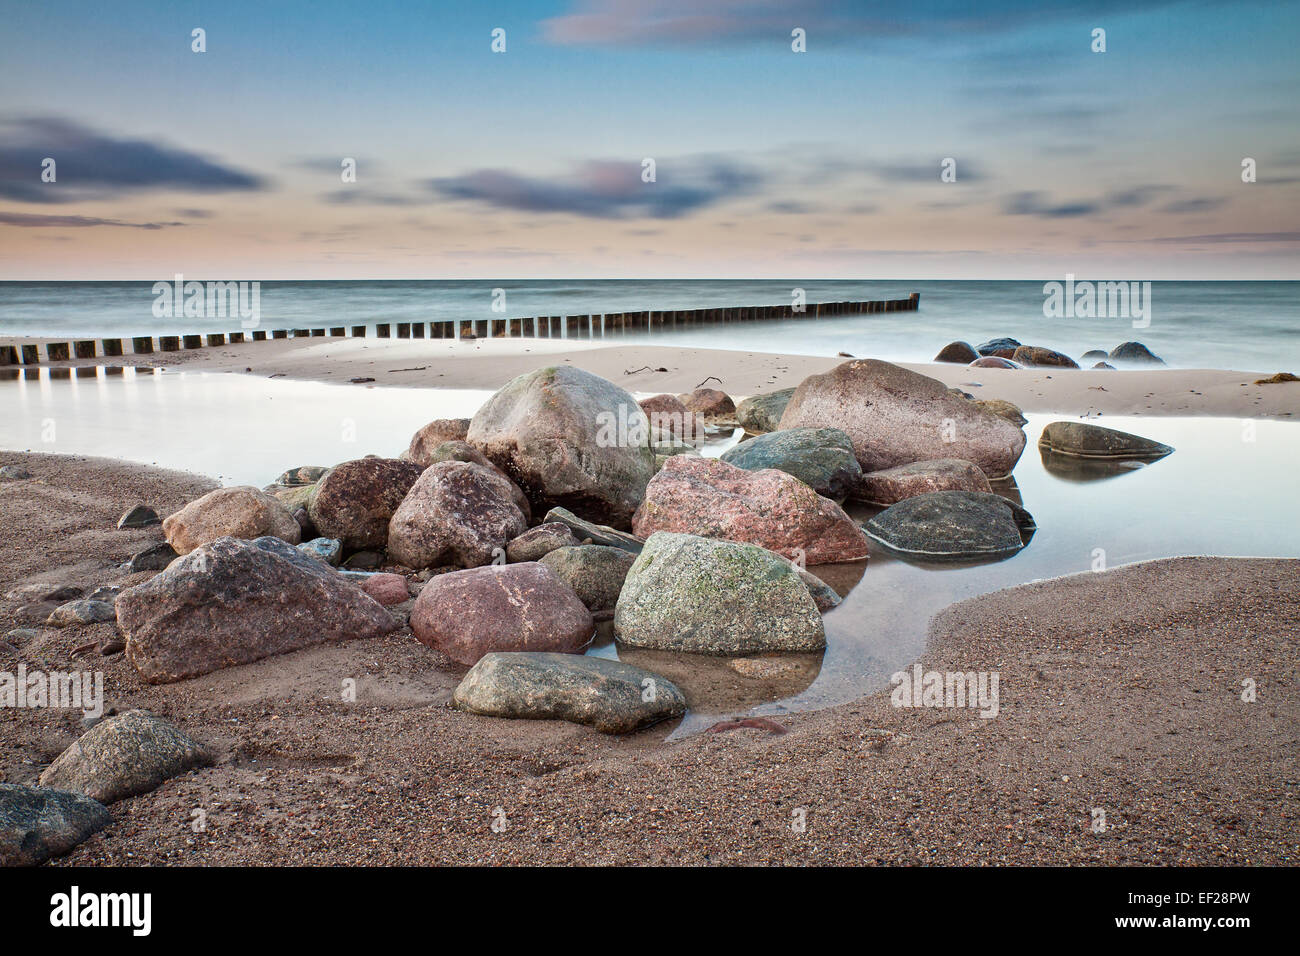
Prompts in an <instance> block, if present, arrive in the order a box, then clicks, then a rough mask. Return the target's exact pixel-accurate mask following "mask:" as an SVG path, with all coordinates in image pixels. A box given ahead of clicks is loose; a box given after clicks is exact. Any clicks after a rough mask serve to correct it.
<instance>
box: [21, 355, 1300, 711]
mask: <svg viewBox="0 0 1300 956" xmlns="http://www.w3.org/2000/svg"><path fill="white" fill-rule="evenodd" d="M51 372H53V374H51ZM489 394H490V392H487V391H480V390H468V389H409V388H402V389H396V388H382V387H366V386H364V385H341V384H340V385H334V384H318V383H312V382H297V381H289V380H283V379H265V378H255V377H252V376H243V375H236V374H214V373H202V372H164V371H161V370H146V371H140V370H133V369H105V368H92V369H87V370H69V369H55V370H50V369H41V370H39V373H38V374H36V375H34V376H29V375H27V374H18V375H17V376H14V377H10V378H9V379H7V380H0V412H2V413H3V414H0V447H3V448H6V449H12V450H24V451H44V452H56V453H63V454H77V455H97V456H104V457H112V458H121V459H126V460H130V461H138V462H142V463H146V464H153V465H158V466H161V467H165V468H174V469H180V470H185V471H192V472H197V473H201V474H206V475H211V476H213V477H215V478H218V479H219V480H221V481H222V482H224V483H225V484H251V485H257V486H262V485H265V484H268V483H270V482H271V481H273V480H274V479H275V477H276V476H277V475H279V474H280V472H282V471H284V470H285V469H286V468H290V467H293V466H296V465H304V464H320V465H330V464H334V463H336V462H338V461H343V460H346V459H349V458H358V457H361V456H363V455H366V454H378V455H396V454H398V453H400V452H401V451H402V450H403V449H405V448H406V446H407V443H408V442H409V440H410V437H411V435H412V434H413V433H414V432H415V431H416V430H417V429H418V428H420V427H421V426H422V425H424V424H426V423H428V422H429V421H431V420H432V419H435V418H457V417H462V418H463V417H468V416H469V415H472V414H473V413H474V411H476V410H477V409H478V407H479V406H480V405H481V404H482V403H483V401H484V400H485V399H486V398H487V397H488V396H489ZM1027 417H1028V418H1029V424H1028V425H1027V426H1026V427H1025V432H1026V435H1027V437H1028V444H1027V445H1026V448H1025V453H1024V455H1023V456H1022V457H1021V459H1020V462H1019V464H1018V465H1017V466H1016V469H1015V472H1014V473H1013V475H1012V479H1013V480H1012V481H1011V482H1004V483H999V484H998V485H995V490H997V491H998V492H999V493H1001V494H1004V495H1006V496H1008V497H1010V498H1012V499H1013V500H1016V501H1018V502H1019V503H1020V504H1022V505H1023V506H1024V507H1025V508H1026V509H1028V511H1029V512H1030V513H1031V514H1032V515H1033V516H1034V519H1035V521H1036V522H1037V531H1036V532H1035V533H1034V535H1033V537H1032V539H1031V540H1030V542H1029V544H1028V546H1027V547H1026V548H1024V549H1023V550H1022V551H1020V552H1019V553H1018V554H1016V555H1014V556H1013V557H1011V558H1007V559H1005V560H1001V561H995V562H991V563H985V564H975V565H970V564H967V565H953V564H935V565H925V564H919V563H913V562H909V561H904V560H901V559H899V558H897V557H894V556H891V555H890V554H888V553H886V552H885V551H884V550H883V549H881V548H880V547H879V546H877V545H876V544H875V543H874V542H873V543H872V548H871V555H870V559H869V560H868V561H867V562H860V563H855V564H850V565H822V566H819V567H813V568H811V570H812V571H813V572H814V573H816V574H818V575H819V576H820V577H822V578H823V579H824V580H826V582H827V583H828V584H830V585H831V586H832V587H834V588H835V589H836V590H837V591H839V593H840V594H841V595H843V596H844V602H843V604H841V605H840V606H839V607H838V608H836V609H835V610H833V611H831V612H830V613H828V614H827V615H826V617H825V621H826V630H827V642H828V648H827V650H826V652H825V654H824V655H820V656H811V657H799V658H787V659H784V660H783V661H781V662H780V666H779V667H774V668H768V669H767V672H765V673H760V672H758V670H757V669H751V670H750V672H749V673H740V672H738V671H737V670H736V669H733V667H732V666H731V665H729V664H728V663H727V661H725V660H720V659H710V658H699V657H694V656H686V655H665V654H654V653H652V652H647V651H634V650H631V649H620V648H618V647H617V646H616V645H615V644H614V643H612V641H611V640H610V639H609V628H608V625H605V626H604V627H603V628H602V634H601V635H600V637H598V639H597V642H596V643H595V645H594V646H593V647H592V649H591V651H590V653H592V654H599V655H602V656H608V657H617V656H622V657H623V658H624V659H625V660H627V661H629V662H630V663H636V664H639V665H642V666H646V667H648V668H650V669H652V670H655V671H658V672H660V673H662V674H664V675H665V676H666V677H668V678H669V679H671V680H674V681H676V682H678V683H680V684H681V686H682V688H683V690H684V691H685V692H686V694H687V696H688V699H689V700H690V703H691V710H690V712H689V713H688V714H687V716H686V718H685V719H684V720H683V721H682V723H681V724H680V725H679V726H678V727H677V728H676V729H675V730H674V732H673V733H674V735H675V736H677V735H682V734H688V733H692V732H695V731H698V730H700V729H702V728H703V727H706V726H708V725H709V724H711V723H713V722H714V721H716V720H718V719H719V718H720V717H722V716H728V715H735V714H741V713H754V714H769V715H772V714H780V713H783V712H789V711H800V710H814V709H818V708H822V707H828V706H831V705H834V704H838V703H843V702H846V701H849V700H853V699H856V698H858V697H861V696H863V695H865V694H870V693H874V692H876V691H878V690H881V689H882V688H884V687H886V686H888V680H889V675H890V674H892V673H893V672H895V671H897V670H900V669H902V668H903V667H905V666H907V665H909V664H910V663H911V662H912V661H914V660H916V659H917V658H918V657H919V656H920V655H921V654H922V652H923V651H924V648H925V642H926V637H927V633H928V628H929V622H930V620H931V618H932V617H933V616H934V615H935V614H936V613H937V612H939V611H941V610H943V608H945V607H947V606H948V605H950V604H952V603H953V602H955V601H960V600H963V599H965V598H969V597H974V596H977V595H980V594H985V593H988V592H990V591H994V590H998V589H1000V588H1005V587H1011V586H1014V585H1018V584H1025V583H1027V582H1031V581H1036V580H1041V579H1044V578H1052V577H1058V576H1061V575H1066V574H1074V573H1080V572H1091V571H1094V570H1099V569H1103V568H1114V567H1117V566H1119V565H1123V564H1131V563H1133V562H1137V561H1147V560H1151V559H1155V558H1167V557H1178V556H1185V555H1220V556H1225V557H1292V558H1294V557H1300V536H1297V534H1296V531H1295V521H1294V519H1293V517H1292V516H1293V514H1294V504H1293V502H1294V495H1295V478H1294V469H1295V467H1296V465H1297V461H1298V456H1297V451H1296V449H1297V447H1300V446H1298V445H1297V442H1300V423H1286V422H1274V421H1253V420H1251V421H1240V420H1237V419H1227V418H1163V417H1149V418H1138V417H1110V416H1106V417H1095V418H1092V419H1089V420H1090V421H1092V422H1094V423H1095V424H1099V425H1104V426H1106V427H1110V428H1118V429H1121V430H1123V431H1130V432H1133V433H1135V434H1138V435H1142V436H1144V437H1147V438H1151V439H1154V440H1156V441H1160V442H1164V443H1165V444H1167V445H1171V446H1173V448H1174V449H1175V450H1174V452H1173V454H1171V455H1169V456H1168V457H1167V458H1164V459H1161V460H1159V461H1156V462H1152V463H1149V464H1146V465H1131V466H1129V465H1121V466H1114V467H1112V466H1110V465H1108V464H1105V463H1102V464H1098V463H1094V462H1089V463H1084V464H1079V463H1075V462H1071V461H1069V460H1067V461H1064V462H1062V461H1061V460H1059V459H1050V458H1049V459H1048V461H1047V462H1045V461H1044V458H1043V456H1042V455H1040V453H1039V451H1038V448H1037V442H1038V436H1039V434H1040V433H1041V432H1042V430H1043V427H1044V426H1045V425H1046V424H1048V423H1049V422H1051V421H1055V420H1058V419H1069V418H1071V417H1072V416H1065V415H1037V414H1035V415H1029V416H1027ZM738 440H739V436H738V435H732V436H729V437H725V438H719V439H718V440H715V441H713V442H711V443H710V445H709V446H708V447H707V448H706V449H705V454H712V455H716V454H720V453H721V452H722V451H723V450H725V449H726V448H727V447H730V446H731V445H733V444H735V442H736V441H738ZM876 510H878V509H872V508H867V507H860V506H853V507H851V508H850V511H851V512H852V513H853V514H854V516H855V517H857V518H859V519H860V520H866V519H867V518H869V517H870V516H871V515H872V514H874V513H875V512H876ZM976 663H978V662H972V665H971V666H972V669H979V668H977V667H975V664H976Z"/></svg>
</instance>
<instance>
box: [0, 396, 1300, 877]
mask: <svg viewBox="0 0 1300 956" xmlns="http://www.w3.org/2000/svg"><path fill="white" fill-rule="evenodd" d="M1097 374H1102V373H1097ZM1107 374H1113V373H1107ZM0 464H23V465H25V466H26V467H27V468H28V469H29V470H31V471H32V472H33V473H34V476H35V477H34V478H33V479H30V480H27V481H22V482H12V483H5V484H4V485H3V487H2V489H0V523H3V527H5V529H6V534H5V541H4V544H3V555H4V559H3V561H0V633H4V632H7V631H8V630H9V629H10V628H13V627H17V626H20V625H27V626H30V624H29V622H27V621H24V620H21V619H20V618H19V616H18V613H17V612H18V608H19V607H21V606H22V605H23V604H24V603H26V602H29V601H30V600H31V595H32V594H34V593H36V592H43V591H45V590H50V589H53V588H54V587H57V586H59V585H62V584H73V583H75V584H77V585H80V586H82V587H85V588H87V589H89V588H91V587H93V586H96V585H99V584H108V583H130V582H131V581H133V580H135V579H143V577H144V575H136V576H134V577H132V578H124V577H123V576H122V572H121V571H120V570H117V568H116V565H117V564H118V563H119V562H121V561H122V560H123V559H124V558H125V557H126V556H127V555H129V554H130V553H132V552H133V551H135V550H138V549H139V548H140V547H142V546H143V544H144V543H147V542H148V541H151V540H155V539H156V538H158V537H159V536H160V535H159V532H158V530H157V528H153V529H144V530H139V531H129V532H128V531H117V530H116V529H115V527H114V525H115V523H116V520H117V518H118V516H119V515H120V514H121V513H122V512H123V511H124V510H125V509H126V508H127V507H129V506H130V505H132V504H134V503H136V502H137V501H141V500H144V501H149V502H150V503H152V504H153V505H155V507H157V508H158V510H159V511H160V513H164V514H165V513H167V511H169V510H171V509H172V508H174V507H176V506H178V505H179V504H180V503H181V502H183V501H184V500H187V499H189V498H191V497H193V496H195V495H197V494H198V493H201V492H202V491H204V490H206V489H207V488H209V487H211V483H210V482H209V481H207V479H204V478H201V477H198V476H192V475H182V474H178V473H174V472H172V473H168V472H161V471H158V470H156V469H149V468H146V467H143V466H128V465H123V464H120V463H114V462H109V461H104V460H96V459H74V458H64V457H58V456H45V455H20V454H14V453H9V452H0ZM1298 585H1300V561H1291V560H1255V559H1250V560H1242V559H1237V560H1224V559H1214V558H1189V559H1177V560H1170V561H1160V562H1154V563H1150V564H1144V565H1138V566H1133V567H1128V568H1119V569H1115V570H1111V571H1108V572H1105V573H1103V574H1093V573H1086V574H1082V575H1078V576H1074V577H1070V578H1063V579H1056V580H1053V581H1048V582H1041V583H1036V584H1032V585H1027V586H1024V587H1020V588H1014V589H1011V590H1007V591H1001V592H997V593H995V594H991V595H987V596H985V597H982V598H978V599H975V600H972V601H967V602H963V603H961V604H957V605H954V606H953V607H951V608H949V609H948V610H946V611H945V612H943V613H942V614H940V615H939V616H938V617H937V618H936V619H935V620H934V621H933V622H932V627H931V634H930V642H929V648H928V650H927V652H926V655H925V658H924V660H923V665H924V666H925V668H927V669H930V668H933V669H936V670H940V671H950V670H962V671H969V670H985V671H997V672H998V673H999V675H1000V698H1001V700H1000V713H999V715H998V716H997V717H995V718H993V719H981V718H980V717H978V716H977V714H976V713H974V712H973V711H970V710H959V709H952V708H929V709H900V708H895V707H893V706H891V704H890V699H889V695H888V694H881V695H876V696H874V697H869V698H865V699H862V700H860V701H856V702H854V703H852V704H848V705H844V706H840V707H836V708H834V709H830V710H826V711H821V712H818V713H808V714H799V715H793V716H788V717H781V718H778V721H779V722H780V723H781V724H783V725H784V726H786V727H787V728H788V733H785V734H779V735H773V734H771V733H770V732H769V731H766V730H763V729H738V730H731V731H727V732H724V733H718V734H701V735H698V736H695V737H691V738H688V739H686V740H682V741H673V742H665V739H664V738H665V737H666V736H667V734H668V732H669V730H670V729H671V728H669V727H668V726H662V725H661V726H659V727H656V728H652V729H651V730H649V731H646V732H643V733H641V734H637V735H634V736H632V737H627V738H610V737H606V736H604V735H602V734H599V733H597V732H595V731H592V730H589V729H587V728H583V727H577V726H573V725H569V724H564V723H560V722H550V721H513V720H496V719H491V718H484V717H476V716H472V715H468V714H462V713H459V712H457V711H453V710H450V709H449V708H447V706H446V701H447V700H448V699H449V697H450V692H451V689H452V688H453V687H454V686H455V684H456V683H457V681H458V680H459V677H460V675H461V674H462V673H463V671H464V669H463V668H459V667H456V666H454V665H452V664H451V663H450V662H449V661H448V660H447V659H446V658H443V657H441V656H440V655H438V654H437V653H435V652H433V651H431V650H429V649H428V648H426V647H424V646H423V645H420V644H418V643H417V642H416V641H415V640H414V639H413V638H412V637H411V636H410V634H409V632H408V631H405V630H403V631H401V632H398V633H395V634H393V635H389V636H387V637H384V638H379V639H375V640H370V641H358V642H353V643H348V644H343V645H337V646H331V647H322V648H314V649H309V650H305V651H300V652H297V653H294V654H290V655H285V656H282V657H277V658H271V659H268V660H264V661H260V662H257V663H255V664H252V665H248V666H244V667H237V668H230V669H228V670H224V671H220V672H217V673H215V674H209V675H206V676H204V677H200V678H197V679H195V680H190V681H184V682H181V683H178V684H172V685H167V686H163V687H150V686H148V685H145V684H143V683H142V682H141V681H140V680H139V678H138V677H137V676H136V675H135V673H134V671H133V670H132V668H131V667H130V665H129V664H127V662H126V661H125V659H124V658H123V657H122V655H120V654H119V655H115V656H112V657H109V658H99V657H96V656H92V657H90V658H83V659H82V660H81V664H80V665H79V666H81V667H85V668H88V669H98V670H102V671H103V672H104V675H105V685H106V692H107V696H108V698H109V705H110V706H114V707H116V708H117V709H118V710H123V709H126V708H129V707H146V708H148V709H151V710H153V711H154V712H155V713H157V714H159V715H161V716H164V717H166V718H167V719H169V720H171V721H173V722H175V723H176V724H178V725H179V726H181V727H182V728H183V729H185V730H186V731H187V732H189V733H191V734H193V735H194V736H196V737H198V738H199V739H201V740H202V741H204V742H205V743H207V744H208V745H209V746H211V747H212V748H213V749H214V750H215V751H216V752H217V755H218V756H217V763H216V765H215V766H213V767H211V768H208V769H204V770H201V771H197V772H195V773H192V774H190V775H187V776H185V777H182V778H178V779H174V780H171V781H168V782H167V783H165V784H164V785H163V786H162V787H160V788H159V789H158V790H156V791H154V792H153V793H150V794H146V795H143V796H139V797H134V798H131V799H129V800H125V801H121V802H119V803H116V804H113V805H112V806H111V807H110V810H111V812H112V813H113V816H114V818H115V822H114V823H113V824H111V825H110V826H109V827H108V828H107V829H105V830H104V831H102V832H101V833H99V834H97V835H95V836H93V837H91V838H90V839H89V840H88V841H87V842H86V843H84V844H83V845H82V846H80V847H78V848H77V849H76V850H74V851H73V852H72V853H71V854H70V855H69V856H67V857H65V858H63V860H62V861H59V862H62V863H67V864H74V865H75V864H80V865H89V864H104V863H111V864H126V865H129V864H163V863H170V864H292V863H311V864H340V865H356V864H403V863H482V864H505V863H690V864H735V863H761V862H781V863H849V864H870V863H946V864H985V863H989V864H1000V863H1053V864H1067V863H1070V864H1074V863H1112V864H1172V863H1180V864H1202V863H1221V864H1286V863H1294V862H1295V860H1296V853H1297V849H1296V848H1297V843H1298V840H1300V825H1298V824H1297V814H1298V812H1300V798H1298V797H1297V788H1296V784H1297V780H1298V778H1300V767H1297V751H1296V746H1295V740H1296V734H1295V728H1296V726H1297V719H1298V718H1300V690H1298V688H1300V682H1298V678H1300V665H1298V663H1297V662H1298V661H1300V655H1298V654H1297V650H1300V625H1298V624H1297V623H1296V622H1297V621H1300V587H1298ZM29 586H30V587H29ZM863 586H867V584H866V582H864V585H863ZM113 633H114V627H113V625H112V624H99V625H91V626H88V627H83V628H78V629H70V630H67V631H57V630H52V629H44V628H42V629H40V636H39V637H37V638H34V639H32V640H31V641H30V642H27V643H25V644H24V646H23V647H22V648H21V649H18V650H11V649H8V648H6V647H5V646H4V645H3V644H0V669H5V670H12V669H13V668H14V667H16V666H17V664H18V663H19V662H20V661H21V662H25V663H26V664H27V666H28V668H29V669H30V668H36V667H40V668H43V669H46V670H50V669H55V668H62V669H67V668H68V667H69V666H70V661H69V652H70V651H72V650H73V649H75V648H77V647H79V646H83V645H85V644H87V643H88V642H91V641H93V640H95V639H97V638H103V637H106V636H109V635H112V634H113ZM346 677H353V678H355V679H356V681H357V686H358V692H359V694H358V701H357V703H355V704H345V703H343V702H342V701H341V700H340V699H339V698H340V695H339V688H340V686H341V681H342V680H343V679H344V678H346ZM1247 678H1249V679H1252V680H1253V681H1254V682H1255V684H1256V686H1257V693H1258V700H1257V701H1256V702H1254V703H1245V702H1243V701H1242V700H1241V696H1240V695H1241V690H1242V681H1243V680H1245V679H1247ZM80 722H81V721H80V713H79V712H73V713H68V712H52V711H39V710H24V711H17V710H0V780H4V781H6V782H11V783H29V784H30V783H34V782H35V780H36V778H37V777H38V776H39V774H40V772H41V770H43V769H44V767H45V766H47V765H48V764H49V762H50V761H51V760H53V759H54V757H55V756H57V755H58V753H60V752H61V751H62V750H63V749H64V748H65V747H66V746H68V745H69V744H70V743H72V742H73V740H75V739H76V737H77V736H78V734H79V733H80ZM498 808H500V810H501V811H503V813H504V820H505V824H506V825H505V827H504V829H503V830H501V832H495V831H494V830H493V827H492V824H493V821H494V820H501V819H502V817H501V815H500V814H497V813H496V811H497V809H498ZM195 809H203V810H205V811H206V814H207V828H206V830H205V831H203V832H199V833H196V832H194V831H193V830H192V828H191V821H192V811H193V810H195ZM1096 809H1100V810H1104V811H1105V821H1106V828H1105V829H1104V831H1102V832H1094V829H1093V821H1094V819H1096V815H1095V813H1094V810H1096ZM800 819H802V820H805V821H806V829H804V830H803V831H802V832H797V828H796V827H792V823H794V822H796V821H798V820H800Z"/></svg>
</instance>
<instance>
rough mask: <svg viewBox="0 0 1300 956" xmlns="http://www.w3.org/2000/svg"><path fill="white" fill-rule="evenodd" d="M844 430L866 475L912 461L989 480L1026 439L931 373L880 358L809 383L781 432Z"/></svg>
mask: <svg viewBox="0 0 1300 956" xmlns="http://www.w3.org/2000/svg"><path fill="white" fill-rule="evenodd" d="M800 426H814V427H823V428H840V429H842V430H844V431H845V432H847V433H848V435H849V437H850V438H851V439H852V440H853V450H854V453H855V454H856V455H857V458H858V463H859V464H860V465H861V466H862V470H863V471H864V472H869V471H880V470H882V469H885V468H893V467H895V466H897V465H906V464H909V463H911V462H914V461H927V460H933V459H937V458H961V459H964V460H966V461H972V462H974V463H975V464H976V465H978V466H979V467H980V470H981V471H983V472H984V473H985V474H986V475H988V476H989V477H990V478H1000V477H1002V476H1004V475H1007V474H1010V472H1011V469H1012V468H1014V467H1015V464H1016V462H1017V461H1018V460H1019V458H1020V453H1021V452H1023V451H1024V448H1025V434H1024V432H1022V431H1021V430H1020V429H1019V428H1017V427H1016V426H1015V425H1012V424H1011V423H1010V422H1008V421H1006V420H1005V419H1002V418H999V417H998V416H997V415H994V414H993V413H992V412H989V411H987V410H985V409H983V408H980V407H979V406H978V405H975V404H974V403H973V402H970V401H968V400H966V399H964V398H961V397H960V396H957V395H953V394H952V393H951V392H949V391H948V388H947V386H945V385H944V384H943V383H942V382H940V381H938V380H937V379H933V378H930V377H928V376H926V375H920V374H918V373H916V372H913V371H910V370H908V369H905V368H901V367H899V366H897V365H892V364H890V363H889V362H881V361H877V360H875V359H856V360H854V361H852V362H844V363H842V364H841V365H838V366H836V367H835V368H834V369H832V370H831V371H830V372H828V373H826V374H825V375H812V376H809V377H808V378H806V379H804V381H803V383H802V384H800V386H799V388H798V389H796V391H795V394H794V397H793V398H791V399H790V404H789V405H788V406H787V407H786V410H785V415H784V416H783V417H782V419H781V427H782V428H797V427H800Z"/></svg>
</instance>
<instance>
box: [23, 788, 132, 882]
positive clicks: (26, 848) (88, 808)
mask: <svg viewBox="0 0 1300 956" xmlns="http://www.w3.org/2000/svg"><path fill="white" fill-rule="evenodd" d="M112 822H113V818H112V816H110V815H109V812H108V811H107V810H105V809H104V807H103V805H102V804H100V803H99V801H97V800H92V799H91V798H90V797H87V796H85V795H84V794H80V793H70V792H68V791H67V790H51V789H49V788H48V787H23V786H17V785H15V784H11V783H0V867H5V866H38V865H39V864H41V863H44V862H45V861H46V860H48V859H50V858H52V857H56V856H62V855H63V854H65V853H67V852H68V851H69V850H71V849H72V848H73V847H75V846H76V845H77V844H79V843H81V842H82V841H83V840H85V839H86V838H87V837H89V836H90V835H91V834H93V833H95V832H97V831H99V830H102V829H103V828H104V827H106V826H108V824H110V823H112Z"/></svg>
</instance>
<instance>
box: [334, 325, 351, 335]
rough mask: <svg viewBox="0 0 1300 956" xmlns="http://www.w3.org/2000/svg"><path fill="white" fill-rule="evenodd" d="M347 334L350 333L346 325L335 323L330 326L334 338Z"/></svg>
mask: <svg viewBox="0 0 1300 956" xmlns="http://www.w3.org/2000/svg"><path fill="white" fill-rule="evenodd" d="M347 334H348V330H347V327H346V326H342V325H335V326H332V327H331V328H330V335H332V336H333V337H334V338H338V337H339V336H341V335H347Z"/></svg>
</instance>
